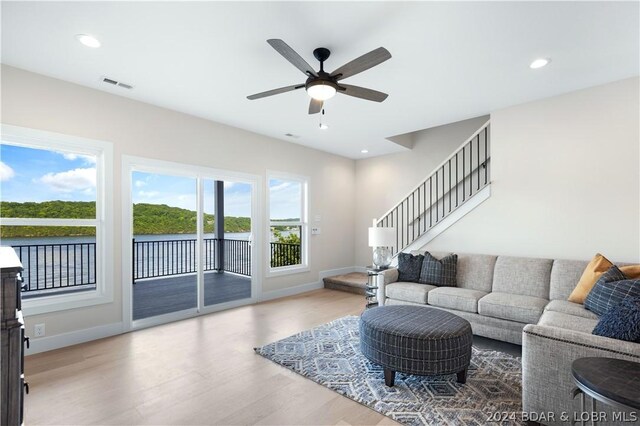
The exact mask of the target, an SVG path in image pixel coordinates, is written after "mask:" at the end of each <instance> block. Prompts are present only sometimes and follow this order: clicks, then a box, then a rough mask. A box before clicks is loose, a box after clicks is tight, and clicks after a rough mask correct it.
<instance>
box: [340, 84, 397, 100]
mask: <svg viewBox="0 0 640 426" xmlns="http://www.w3.org/2000/svg"><path fill="white" fill-rule="evenodd" d="M338 93H342V94H343V95H349V96H353V97H354V98H360V99H366V100H368V101H374V102H382V101H384V100H385V99H387V96H389V95H387V94H386V93H382V92H378V91H377V90H373V89H367V88H366V87H360V86H352V85H350V84H340V85H339V86H338Z"/></svg>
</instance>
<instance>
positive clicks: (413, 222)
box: [407, 191, 416, 242]
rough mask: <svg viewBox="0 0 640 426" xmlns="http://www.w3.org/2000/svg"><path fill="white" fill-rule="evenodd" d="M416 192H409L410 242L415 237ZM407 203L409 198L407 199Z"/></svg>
mask: <svg viewBox="0 0 640 426" xmlns="http://www.w3.org/2000/svg"><path fill="white" fill-rule="evenodd" d="M415 195H416V192H415V191H413V192H412V193H411V242H413V241H414V240H415V239H416V196H415ZM407 203H409V200H407Z"/></svg>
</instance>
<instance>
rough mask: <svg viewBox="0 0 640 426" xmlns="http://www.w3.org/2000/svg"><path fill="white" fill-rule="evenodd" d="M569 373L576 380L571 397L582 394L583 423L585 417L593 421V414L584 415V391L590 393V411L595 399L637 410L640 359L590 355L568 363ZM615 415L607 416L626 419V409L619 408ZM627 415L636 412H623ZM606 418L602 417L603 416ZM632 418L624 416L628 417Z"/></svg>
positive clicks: (592, 422) (635, 414) (622, 420)
mask: <svg viewBox="0 0 640 426" xmlns="http://www.w3.org/2000/svg"><path fill="white" fill-rule="evenodd" d="M571 375H572V376H573V381H574V382H575V384H576V388H575V389H574V390H573V397H574V398H575V397H576V396H577V395H581V410H582V413H581V415H582V416H583V417H582V418H580V419H574V422H577V421H580V422H581V423H582V424H585V420H590V421H591V424H595V423H596V421H597V420H599V419H595V418H588V419H586V418H584V413H585V407H584V404H585V401H584V400H585V395H587V396H589V397H591V410H590V413H596V400H597V401H600V402H603V403H604V404H606V405H609V406H612V407H617V408H620V409H622V410H631V411H633V410H640V363H637V362H632V361H625V360H623V359H617V358H602V357H589V358H578V359H576V360H575V361H573V363H572V364H571ZM614 415H618V416H620V418H619V419H606V420H607V421H609V422H610V421H612V420H613V421H614V422H615V421H616V420H617V421H618V422H621V423H622V422H624V421H625V418H624V416H625V413H624V412H618V413H614ZM626 415H627V416H633V417H635V420H637V413H626ZM602 420H605V419H602ZM629 420H631V418H629V419H627V421H629Z"/></svg>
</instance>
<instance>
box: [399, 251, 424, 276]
mask: <svg viewBox="0 0 640 426" xmlns="http://www.w3.org/2000/svg"><path fill="white" fill-rule="evenodd" d="M423 259H424V256H423V255H421V254H419V255H417V256H413V255H411V254H409V253H400V254H399V255H398V281H409V282H413V283H415V282H416V281H418V278H419V277H420V270H421V269H422V260H423Z"/></svg>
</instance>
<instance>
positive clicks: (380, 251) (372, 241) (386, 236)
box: [369, 227, 396, 269]
mask: <svg viewBox="0 0 640 426" xmlns="http://www.w3.org/2000/svg"><path fill="white" fill-rule="evenodd" d="M395 238H396V232H395V228H382V227H372V228H369V247H375V250H374V251H373V265H374V266H375V267H377V268H379V269H386V268H388V267H389V265H391V250H389V247H392V246H393V245H394V244H395Z"/></svg>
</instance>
